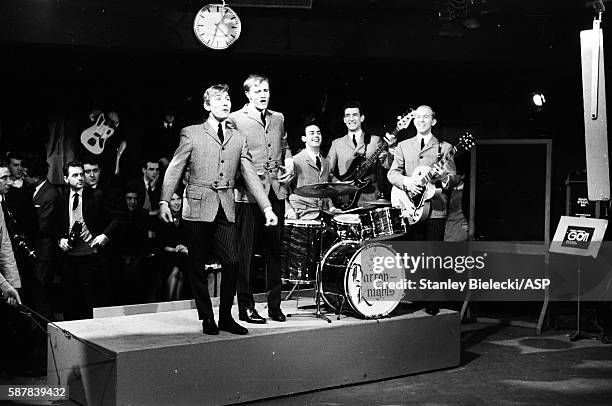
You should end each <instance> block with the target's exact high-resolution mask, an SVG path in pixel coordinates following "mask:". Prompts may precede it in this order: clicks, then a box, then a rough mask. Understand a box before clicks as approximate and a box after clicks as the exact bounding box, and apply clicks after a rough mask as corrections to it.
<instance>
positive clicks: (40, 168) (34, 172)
mask: <svg viewBox="0 0 612 406" xmlns="http://www.w3.org/2000/svg"><path fill="white" fill-rule="evenodd" d="M23 166H24V167H26V168H27V169H28V177H30V178H39V179H41V180H44V179H47V175H48V174H49V164H48V163H47V161H45V160H43V159H40V158H39V159H32V160H27V161H26V162H25V163H24V164H23Z"/></svg>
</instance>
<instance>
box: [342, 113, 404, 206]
mask: <svg viewBox="0 0 612 406" xmlns="http://www.w3.org/2000/svg"><path fill="white" fill-rule="evenodd" d="M413 118H414V112H413V111H410V112H408V113H407V114H405V115H404V116H403V117H401V118H400V119H399V121H398V122H397V126H396V127H395V129H394V130H393V131H392V132H391V133H390V134H391V135H392V140H388V139H387V138H385V137H383V139H384V141H385V142H381V143H380V145H379V146H378V148H376V150H375V151H374V153H373V154H372V155H371V156H370V157H369V158H365V156H364V155H357V156H356V157H355V159H354V160H353V162H351V165H350V166H349V168H348V169H347V170H346V172H345V173H344V174H343V175H337V174H336V178H337V179H338V180H339V181H340V182H344V183H348V184H349V185H353V186H356V187H357V188H358V189H359V190H357V192H355V193H352V194H349V195H342V196H337V197H333V198H332V201H333V203H334V206H335V207H337V208H339V209H341V210H349V209H353V208H355V207H357V203H358V202H359V197H360V196H361V193H362V191H363V189H365V188H366V187H368V186H370V184H371V183H372V179H363V178H365V176H366V175H368V173H369V171H370V169H372V167H373V165H374V164H375V163H376V161H377V160H378V156H379V155H380V154H381V153H382V152H383V151H386V150H387V149H389V147H390V146H393V145H395V144H396V143H397V141H396V140H395V136H396V135H397V133H398V132H399V131H400V130H403V129H404V128H407V127H408V126H409V125H410V122H411V121H412V119H413ZM366 149H367V145H366Z"/></svg>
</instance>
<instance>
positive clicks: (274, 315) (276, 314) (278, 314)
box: [268, 309, 287, 321]
mask: <svg viewBox="0 0 612 406" xmlns="http://www.w3.org/2000/svg"><path fill="white" fill-rule="evenodd" d="M268 316H269V317H270V318H271V319H272V320H274V321H285V320H287V317H285V315H284V314H283V311H282V310H281V309H274V310H269V311H268Z"/></svg>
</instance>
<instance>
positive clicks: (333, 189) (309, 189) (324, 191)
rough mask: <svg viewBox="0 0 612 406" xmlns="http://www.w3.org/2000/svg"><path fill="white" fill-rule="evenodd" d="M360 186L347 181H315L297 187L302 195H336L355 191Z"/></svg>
mask: <svg viewBox="0 0 612 406" xmlns="http://www.w3.org/2000/svg"><path fill="white" fill-rule="evenodd" d="M358 190H359V188H357V187H356V186H353V185H348V184H346V183H314V184H312V185H306V186H302V187H299V188H297V189H295V194H296V195H299V196H302V197H335V196H342V195H348V194H351V193H355V192H356V191H358Z"/></svg>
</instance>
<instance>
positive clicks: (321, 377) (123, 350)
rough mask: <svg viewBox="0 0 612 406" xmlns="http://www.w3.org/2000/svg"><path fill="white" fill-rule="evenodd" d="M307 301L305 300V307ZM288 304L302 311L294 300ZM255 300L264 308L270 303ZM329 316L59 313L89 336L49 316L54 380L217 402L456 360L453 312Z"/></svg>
mask: <svg viewBox="0 0 612 406" xmlns="http://www.w3.org/2000/svg"><path fill="white" fill-rule="evenodd" d="M309 303H310V304H312V299H310V300H309V299H304V298H302V299H300V301H299V304H300V307H302V306H304V305H308V304H309ZM148 306H149V307H150V305H148ZM159 307H160V308H168V307H170V308H176V307H177V306H172V304H169V305H168V304H167V305H165V306H161V305H160V306H159ZM282 307H283V310H284V311H285V313H292V312H296V302H295V301H294V300H290V301H287V302H283V305H282ZM234 308H235V306H234ZM257 309H258V311H259V312H260V314H262V315H267V309H266V307H265V304H263V303H258V304H257ZM215 310H216V309H215ZM300 311H301V312H308V311H311V310H310V309H308V310H304V309H300ZM117 313H118V312H117V311H116V309H115V311H114V314H117ZM119 313H123V314H125V313H126V312H125V311H124V312H119ZM127 313H137V311H135V310H134V308H132V310H131V311H128V312H127ZM398 313H401V309H400V311H399V312H398ZM110 314H113V312H110ZM329 316H330V318H332V323H326V322H324V321H323V320H320V319H316V318H314V317H310V316H301V317H290V318H288V321H287V322H285V323H278V322H273V321H270V320H268V323H267V324H265V325H252V324H246V323H241V324H242V325H244V326H246V327H248V328H249V332H250V333H249V335H247V336H237V335H232V334H229V333H226V332H221V334H220V335H218V336H206V335H203V334H202V332H201V331H202V327H201V323H200V322H199V321H198V320H197V313H196V311H195V310H193V309H188V310H172V311H163V312H158V313H148V314H132V315H120V316H116V317H104V318H96V319H91V320H78V321H68V322H61V323H57V324H58V326H59V327H61V328H62V329H65V330H67V331H69V332H70V333H71V334H73V335H74V336H76V337H78V338H79V339H81V340H85V341H86V342H87V343H88V344H91V345H86V344H84V343H82V342H80V341H79V340H77V339H75V338H69V337H68V336H67V335H65V334H64V333H63V332H62V331H61V330H59V329H58V328H56V327H54V326H51V325H49V332H50V336H51V337H50V338H51V339H50V344H49V345H50V348H49V351H48V354H49V359H48V371H49V373H48V383H49V384H50V385H57V384H61V385H67V386H69V392H70V398H71V399H73V400H74V401H76V402H78V403H80V404H84V405H96V406H97V405H148V406H151V405H220V404H230V403H238V402H246V401H252V400H257V399H264V398H271V397H277V396H283V395H289V394H293V393H299V392H306V391H312V390H316V389H322V388H330V387H337V386H342V385H349V384H355V383H359V382H366V381H373V380H380V379H386V378H392V377H397V376H402V375H407V374H414V373H419V372H424V371H430V370H436V369H442V368H449V367H454V366H456V365H458V364H459V361H460V337H459V334H460V328H459V327H460V326H459V324H460V320H459V314H458V313H457V312H454V311H449V310H442V311H441V312H440V314H438V315H437V316H434V317H432V316H429V315H427V314H425V313H424V312H422V311H417V312H414V313H409V314H399V315H396V316H394V317H391V318H386V319H379V320H360V319H356V318H352V317H347V316H344V315H342V316H341V320H339V321H338V320H336V317H335V315H334V314H330V315H329ZM235 318H236V320H237V319H238V317H237V315H235ZM56 365H57V369H56ZM56 371H57V372H56ZM58 377H59V382H58Z"/></svg>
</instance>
